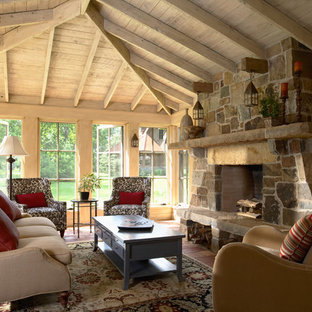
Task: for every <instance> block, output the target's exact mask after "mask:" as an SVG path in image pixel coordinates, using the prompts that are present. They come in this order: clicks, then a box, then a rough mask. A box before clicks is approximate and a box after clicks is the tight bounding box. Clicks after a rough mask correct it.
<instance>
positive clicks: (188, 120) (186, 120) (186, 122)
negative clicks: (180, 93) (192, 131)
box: [180, 108, 193, 141]
mask: <svg viewBox="0 0 312 312" xmlns="http://www.w3.org/2000/svg"><path fill="white" fill-rule="evenodd" d="M192 126H193V120H192V117H191V116H190V115H189V114H188V108H187V109H185V115H184V116H183V117H182V119H181V122H180V141H185V140H188V139H189V134H188V132H187V131H185V129H186V128H187V127H192Z"/></svg>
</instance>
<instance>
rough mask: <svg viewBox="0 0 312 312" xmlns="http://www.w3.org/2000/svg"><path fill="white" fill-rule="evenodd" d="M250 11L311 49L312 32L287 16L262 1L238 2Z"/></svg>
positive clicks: (243, 0) (247, 0)
mask: <svg viewBox="0 0 312 312" xmlns="http://www.w3.org/2000/svg"><path fill="white" fill-rule="evenodd" d="M240 2H242V3H243V4H244V5H247V6H248V7H249V8H251V9H252V10H254V11H256V12H257V13H259V14H261V15H262V16H263V17H264V18H266V19H267V20H268V21H269V22H271V23H273V24H275V25H276V26H277V27H279V28H281V29H282V30H284V31H286V32H288V34H289V35H291V36H292V37H294V38H295V39H296V40H298V41H300V42H301V43H303V44H304V45H306V46H307V47H309V48H310V49H312V32H311V31H309V30H308V29H306V28H305V27H303V26H301V25H300V24H298V23H297V22H296V21H294V20H293V19H291V18H290V17H289V16H287V15H286V14H284V13H283V12H281V11H280V10H278V9H277V8H275V7H274V6H272V5H271V4H269V3H268V2H266V1H263V0H240Z"/></svg>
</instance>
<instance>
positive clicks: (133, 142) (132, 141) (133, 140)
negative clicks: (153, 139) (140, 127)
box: [131, 134, 139, 147]
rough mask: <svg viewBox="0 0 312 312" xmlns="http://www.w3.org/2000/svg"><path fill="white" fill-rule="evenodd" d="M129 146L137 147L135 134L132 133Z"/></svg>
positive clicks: (137, 142) (137, 141)
mask: <svg viewBox="0 0 312 312" xmlns="http://www.w3.org/2000/svg"><path fill="white" fill-rule="evenodd" d="M131 147H139V139H138V136H137V135H136V134H134V135H133V136H132V138H131Z"/></svg>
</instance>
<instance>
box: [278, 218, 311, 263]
mask: <svg viewBox="0 0 312 312" xmlns="http://www.w3.org/2000/svg"><path fill="white" fill-rule="evenodd" d="M311 246H312V214H310V215H307V216H304V217H302V218H301V219H300V220H298V221H297V222H296V223H295V224H294V226H293V227H292V228H291V229H290V231H289V233H288V234H287V236H286V237H285V239H284V242H283V244H282V246H281V249H280V257H282V258H284V259H287V260H290V261H294V262H302V261H303V260H304V257H305V256H306V254H307V252H308V251H309V249H310V247H311Z"/></svg>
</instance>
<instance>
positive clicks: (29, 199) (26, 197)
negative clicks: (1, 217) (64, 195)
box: [16, 192, 47, 208]
mask: <svg viewBox="0 0 312 312" xmlns="http://www.w3.org/2000/svg"><path fill="white" fill-rule="evenodd" d="M16 200H17V202H18V203H19V204H24V205H27V208H34V207H47V202H46V200H45V197H44V194H43V192H39V193H28V194H18V195H16Z"/></svg>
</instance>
